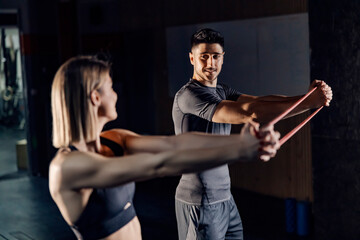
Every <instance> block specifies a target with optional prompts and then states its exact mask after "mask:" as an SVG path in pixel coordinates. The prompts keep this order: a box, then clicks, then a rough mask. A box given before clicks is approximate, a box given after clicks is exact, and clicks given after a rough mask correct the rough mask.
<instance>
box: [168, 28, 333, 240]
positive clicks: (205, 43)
mask: <svg viewBox="0 0 360 240" xmlns="http://www.w3.org/2000/svg"><path fill="white" fill-rule="evenodd" d="M224 54H225V52H224V38H223V37H222V36H221V34H220V33H219V32H217V31H214V30H212V29H200V30H199V31H197V32H196V33H194V34H193V35H192V37H191V52H190V53H189V57H190V62H191V64H192V65H193V66H194V73H193V77H192V79H190V81H189V82H188V83H187V84H186V85H185V86H183V87H182V88H181V89H180V90H179V91H178V92H177V94H176V95H175V99H174V104H173V110H172V115H173V121H174V125H175V133H176V134H180V133H184V132H189V131H200V132H206V133H212V134H224V135H228V134H230V130H231V124H241V123H246V122H249V121H256V122H260V123H266V122H269V121H270V120H272V119H273V118H274V117H276V116H277V115H279V114H280V113H282V112H283V111H284V110H285V109H287V108H289V107H290V106H291V105H293V104H294V103H295V102H296V101H297V100H298V99H300V98H301V97H302V96H295V97H287V96H275V95H270V96H263V97H257V96H250V95H246V94H240V93H239V92H238V91H236V90H233V89H231V88H229V87H227V86H226V85H224V84H221V83H219V84H218V82H217V79H218V75H219V74H220V72H221V67H222V64H223V59H224ZM315 86H317V87H318V88H317V89H316V90H315V91H314V92H313V93H312V94H311V95H310V96H309V97H308V98H307V99H306V100H305V101H303V102H302V103H301V104H300V105H299V106H298V107H297V108H295V109H294V110H293V111H292V112H291V113H290V114H288V116H287V117H289V116H293V115H296V114H299V113H302V112H304V111H307V110H309V109H311V108H317V107H320V106H323V105H326V106H329V103H330V101H331V99H332V91H331V88H330V87H329V86H328V85H327V84H325V82H323V81H320V80H315V81H313V82H312V84H311V85H310V89H312V88H314V87H315ZM175 199H176V218H177V223H178V232H179V239H180V240H185V239H187V240H193V239H194V240H195V239H243V229H242V223H241V218H240V215H239V213H238V210H237V208H236V204H235V202H234V200H233V198H232V195H231V192H230V177H229V170H228V166H227V165H223V166H220V167H217V168H214V169H210V170H207V171H204V172H200V173H197V174H184V175H182V178H181V180H180V183H179V185H178V187H177V189H176V196H175Z"/></svg>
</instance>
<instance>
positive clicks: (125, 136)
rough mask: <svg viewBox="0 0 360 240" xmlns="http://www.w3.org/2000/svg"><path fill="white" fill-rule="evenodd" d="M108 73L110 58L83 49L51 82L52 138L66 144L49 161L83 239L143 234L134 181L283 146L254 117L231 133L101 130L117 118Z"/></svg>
mask: <svg viewBox="0 0 360 240" xmlns="http://www.w3.org/2000/svg"><path fill="white" fill-rule="evenodd" d="M109 72H110V65H109V64H108V63H107V62H104V61H101V60H98V59H96V58H95V57H91V56H80V57H76V58H72V59H70V60H68V61H67V62H65V63H64V64H63V65H62V66H61V67H60V68H59V70H58V71H57V73H56V75H55V78H54V82H53V85H52V93H51V104H52V115H53V145H54V146H55V147H56V148H59V151H58V153H57V155H56V156H55V157H54V159H53V160H52V162H51V164H50V170H49V188H50V193H51V196H52V198H53V199H54V201H55V203H56V204H57V206H58V208H59V210H60V212H61V214H62V216H63V217H64V219H65V221H66V222H67V223H68V224H69V226H70V227H71V229H72V230H73V231H74V233H75V235H76V236H77V238H78V239H107V240H112V239H118V240H119V239H126V240H132V239H136V240H139V239H141V229H140V223H139V220H138V218H137V217H136V213H135V210H134V206H133V202H132V199H133V195H134V191H135V187H134V183H133V182H134V181H140V180H145V179H150V178H155V177H162V176H166V175H180V174H182V173H188V172H196V171H200V170H205V169H208V168H212V167H215V166H219V165H222V164H225V163H231V162H234V161H248V160H254V159H261V160H263V161H267V160H269V159H270V158H271V157H273V156H274V155H275V153H276V150H277V149H278V147H279V144H278V139H279V134H278V133H275V132H274V131H273V130H272V128H269V129H267V130H266V131H264V130H259V129H258V127H257V126H256V125H254V124H247V125H246V126H245V127H244V130H243V131H242V132H241V134H240V135H231V136H214V135H212V136H210V135H205V134H199V133H187V134H183V135H179V136H140V135H138V134H136V133H133V132H131V131H128V130H123V129H115V130H111V131H107V132H103V133H101V131H102V129H103V127H104V125H105V124H106V123H107V122H109V121H112V120H114V119H116V118H117V112H116V108H115V104H116V101H117V94H116V93H115V92H114V90H113V89H112V79H111V77H110V75H109ZM255 133H256V134H255ZM255 135H258V136H260V137H255Z"/></svg>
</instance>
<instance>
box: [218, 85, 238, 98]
mask: <svg viewBox="0 0 360 240" xmlns="http://www.w3.org/2000/svg"><path fill="white" fill-rule="evenodd" d="M221 86H222V88H223V89H224V92H225V96H226V100H231V101H236V100H237V99H238V98H239V97H240V95H241V94H242V93H241V92H239V91H238V90H235V89H233V88H230V87H229V86H227V85H226V84H221Z"/></svg>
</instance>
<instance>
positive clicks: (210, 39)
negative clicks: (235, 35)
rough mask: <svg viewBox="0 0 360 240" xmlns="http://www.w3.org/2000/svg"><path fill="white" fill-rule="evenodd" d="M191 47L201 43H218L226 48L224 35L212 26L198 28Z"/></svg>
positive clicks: (192, 38) (191, 41)
mask: <svg viewBox="0 0 360 240" xmlns="http://www.w3.org/2000/svg"><path fill="white" fill-rule="evenodd" d="M190 43H191V49H192V48H193V47H194V46H196V45H198V44H200V43H218V44H220V46H221V47H222V49H223V50H224V37H223V36H222V35H221V34H220V33H219V32H218V31H215V30H213V29H211V28H203V29H199V30H197V31H196V32H195V33H194V34H193V35H192V36H191V40H190Z"/></svg>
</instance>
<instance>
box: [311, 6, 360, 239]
mask: <svg viewBox="0 0 360 240" xmlns="http://www.w3.org/2000/svg"><path fill="white" fill-rule="evenodd" d="M359 12H360V2H359V1H355V0H354V1H337V0H311V1H309V22H310V46H311V51H312V54H311V76H313V77H317V78H322V79H325V80H326V81H327V82H328V83H329V85H330V86H331V87H332V89H333V93H334V98H333V101H332V104H331V107H330V108H329V110H328V111H326V114H325V113H323V114H320V115H319V116H318V117H316V118H315V119H314V120H313V121H312V126H313V129H312V136H313V137H312V140H313V141H312V142H313V144H312V149H313V171H314V172H313V176H314V217H315V219H314V223H315V233H316V239H347V240H352V239H353V240H358V239H360V228H359V226H360V201H359V199H360V177H359V173H360V121H359V119H360V101H359V95H360V27H359V26H360V15H359Z"/></svg>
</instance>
